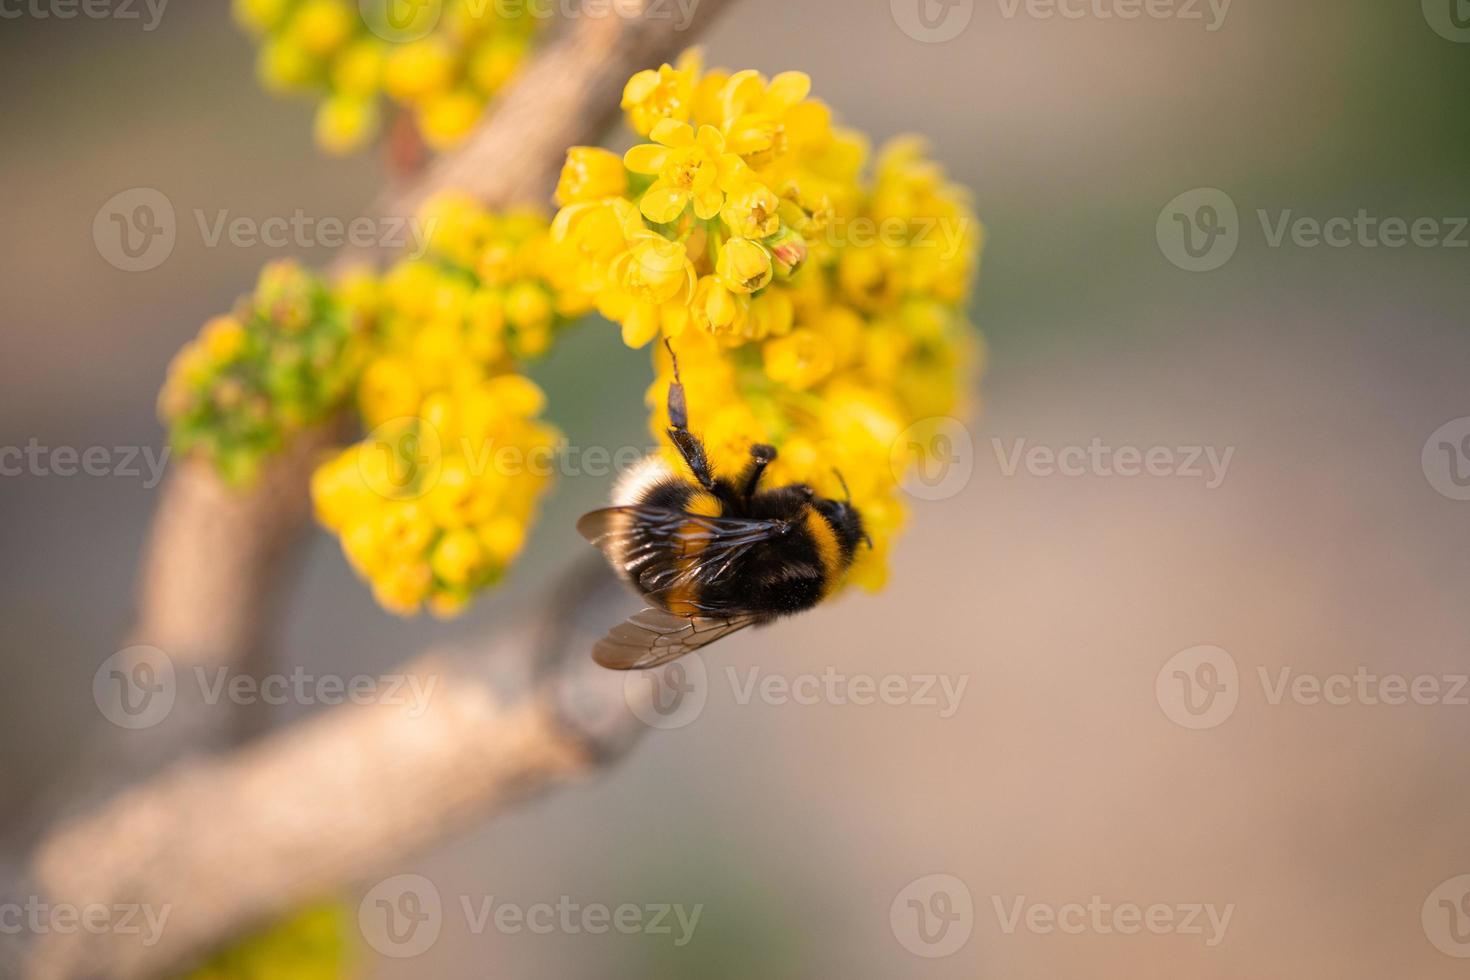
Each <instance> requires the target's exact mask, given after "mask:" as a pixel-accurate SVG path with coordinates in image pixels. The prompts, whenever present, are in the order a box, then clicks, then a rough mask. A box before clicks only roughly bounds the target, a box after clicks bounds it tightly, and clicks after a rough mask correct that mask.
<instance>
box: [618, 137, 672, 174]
mask: <svg viewBox="0 0 1470 980" xmlns="http://www.w3.org/2000/svg"><path fill="white" fill-rule="evenodd" d="M668 159H669V151H668V150H666V149H665V148H664V147H662V146H659V145H657V144H655V143H640V144H638V145H637V146H635V147H633V148H632V149H631V150H629V151H628V152H627V153H624V154H623V166H625V167H627V168H628V169H629V170H631V171H633V172H634V173H635V174H656V173H658V172H659V171H660V170H662V169H663V168H664V164H665V163H667V162H668Z"/></svg>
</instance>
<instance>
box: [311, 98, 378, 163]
mask: <svg viewBox="0 0 1470 980" xmlns="http://www.w3.org/2000/svg"><path fill="white" fill-rule="evenodd" d="M378 123H379V120H378V106H377V103H375V102H373V101H372V100H371V99H363V98H358V97H357V96H353V95H334V96H332V97H331V98H329V99H326V100H325V101H323V102H322V104H321V105H320V106H318V107H317V111H316V144H317V146H320V147H321V148H322V149H324V150H326V151H327V152H328V153H336V154H344V153H352V152H353V151H355V150H358V149H361V148H362V147H363V146H364V145H365V144H367V143H368V141H370V140H371V139H372V138H373V137H374V136H376V135H377V133H378Z"/></svg>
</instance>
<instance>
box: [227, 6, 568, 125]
mask: <svg viewBox="0 0 1470 980" xmlns="http://www.w3.org/2000/svg"><path fill="white" fill-rule="evenodd" d="M399 7H404V8H405V9H408V10H410V12H411V14H412V17H411V19H410V21H409V23H407V24H404V23H402V22H401V21H402V11H401V10H399ZM379 8H381V9H379ZM233 10H234V16H235V20H236V21H237V22H238V23H239V24H240V26H241V27H242V28H244V29H245V30H246V31H247V32H249V33H250V34H252V35H253V36H255V37H256V38H258V39H259V42H260V52H259V55H258V59H257V74H258V75H259V77H260V80H261V84H262V85H264V86H265V87H266V88H267V89H268V90H269V91H272V92H277V93H281V94H299V95H307V96H312V97H315V98H318V99H320V105H319V107H318V112H317V117H316V125H315V135H316V142H317V145H318V146H319V147H321V148H322V149H323V150H325V151H327V152H329V153H338V154H341V153H351V152H353V151H355V150H358V149H360V148H361V147H363V146H365V145H367V144H368V143H370V142H371V141H372V140H373V139H375V138H376V137H377V135H378V133H379V131H380V129H381V121H382V117H383V115H384V106H383V104H382V103H383V101H384V100H385V99H386V100H387V101H389V102H390V103H392V104H393V106H394V107H395V108H394V111H399V112H404V113H408V114H409V115H410V116H411V117H412V118H413V120H414V121H415V123H416V124H417V126H418V129H419V131H420V133H421V134H422V135H423V137H424V141H425V142H426V143H427V144H428V145H429V146H430V147H431V148H432V149H435V150H441V151H442V150H446V149H450V148H452V147H454V146H455V145H457V144H458V143H459V142H461V141H462V140H463V139H464V138H465V137H466V136H467V135H469V132H470V131H471V130H472V129H473V128H474V126H475V123H476V122H478V120H479V118H480V116H481V115H482V114H483V113H484V111H485V108H486V106H487V105H488V104H489V102H490V101H491V100H492V99H493V98H494V97H495V96H496V95H497V94H498V93H499V91H500V90H501V89H502V88H504V87H505V85H506V84H507V83H509V82H510V80H511V79H512V78H513V77H514V76H515V74H516V72H517V70H518V69H519V68H520V66H521V65H522V64H523V63H524V61H525V58H526V55H527V54H528V52H529V51H530V48H531V46H532V43H533V41H534V39H535V36H536V34H537V33H538V31H539V30H540V28H541V26H542V25H544V24H545V23H547V20H548V18H547V16H546V12H545V11H544V10H542V9H541V8H540V5H539V0H526V2H524V3H514V4H504V3H491V2H486V0H444V2H443V4H442V5H441V4H437V3H435V4H418V5H403V4H401V3H400V2H399V0H233Z"/></svg>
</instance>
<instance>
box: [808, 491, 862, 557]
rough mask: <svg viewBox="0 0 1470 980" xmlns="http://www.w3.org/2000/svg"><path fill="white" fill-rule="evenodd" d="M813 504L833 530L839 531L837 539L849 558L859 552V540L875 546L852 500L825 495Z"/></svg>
mask: <svg viewBox="0 0 1470 980" xmlns="http://www.w3.org/2000/svg"><path fill="white" fill-rule="evenodd" d="M812 506H813V507H815V508H816V509H817V513H819V514H821V515H822V517H824V518H825V519H826V521H827V523H828V524H830V525H832V530H833V531H835V532H836V533H837V540H838V542H839V543H840V544H841V545H842V552H843V554H845V555H846V556H847V557H848V558H851V557H852V556H853V554H855V553H856V552H857V546H858V542H859V541H866V542H867V543H868V547H869V548H871V547H872V546H873V541H872V539H871V538H869V537H868V532H867V531H866V530H864V528H863V515H861V514H859V513H858V509H857V508H856V507H854V506H853V505H852V502H851V501H847V500H832V499H830V498H828V497H823V498H820V499H818V500H817V501H816V502H814V503H813V504H812Z"/></svg>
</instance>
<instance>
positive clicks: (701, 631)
mask: <svg viewBox="0 0 1470 980" xmlns="http://www.w3.org/2000/svg"><path fill="white" fill-rule="evenodd" d="M755 621H756V617H755V616H752V615H748V614H747V615H742V616H731V617H729V618H727V619H713V618H711V619H705V618H702V617H695V618H693V619H690V618H686V617H684V616H675V615H674V614H673V613H667V612H664V611H663V610H662V609H645V610H643V611H642V612H640V613H637V614H635V615H633V616H630V617H628V618H627V619H625V620H624V621H623V622H621V623H619V624H618V625H616V626H614V627H613V628H612V629H610V630H608V633H607V635H606V636H604V637H603V638H602V639H600V640H598V641H597V645H596V646H595V647H593V648H592V659H593V660H595V661H597V663H598V664H600V665H601V666H603V667H607V668H609V669H611V670H647V669H648V668H650V667H657V666H659V665H661V664H666V663H668V662H669V661H670V660H677V659H678V658H680V657H682V656H684V654H686V653H692V652H693V651H695V650H698V649H699V648H700V647H704V646H708V645H709V644H711V643H713V642H715V641H716V640H718V639H721V638H722V637H726V636H729V635H730V634H731V633H734V632H736V631H738V630H742V629H744V628H745V627H747V626H749V625H751V624H752V623H754V622H755Z"/></svg>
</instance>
